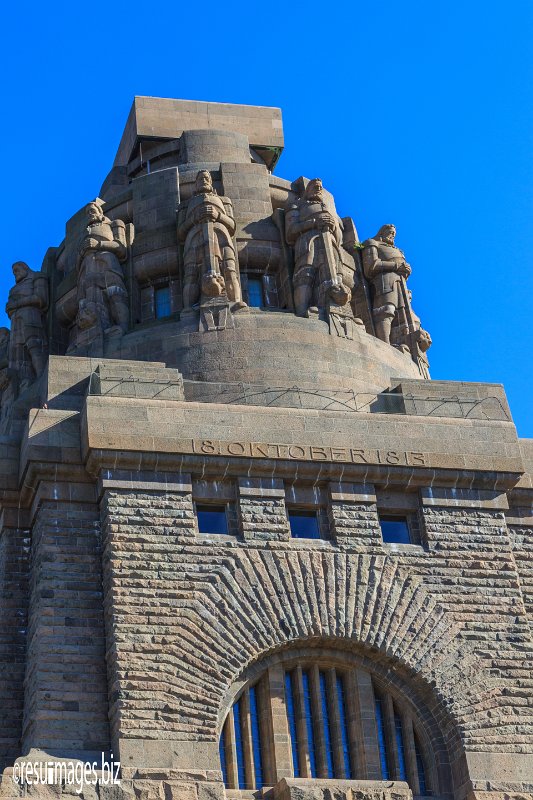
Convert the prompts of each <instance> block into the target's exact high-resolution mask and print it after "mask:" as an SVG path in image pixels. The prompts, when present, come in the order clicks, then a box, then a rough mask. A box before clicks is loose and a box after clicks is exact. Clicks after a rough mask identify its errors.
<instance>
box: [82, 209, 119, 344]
mask: <svg viewBox="0 0 533 800" xmlns="http://www.w3.org/2000/svg"><path fill="white" fill-rule="evenodd" d="M85 211H86V214H87V220H88V225H87V228H86V231H85V233H84V235H83V237H82V240H81V242H80V246H79V250H78V262H77V269H78V292H77V300H78V305H79V304H80V303H81V302H82V301H85V303H87V304H90V305H91V307H92V308H94V309H96V310H97V313H98V315H99V317H100V318H101V319H102V322H103V324H104V327H106V326H107V325H108V323H110V325H111V326H116V327H117V328H118V329H120V331H121V332H122V333H126V331H127V330H128V325H129V308H128V292H127V290H126V286H125V283H124V273H123V270H122V263H123V262H124V261H125V260H126V257H127V245H126V226H125V224H124V223H123V222H122V220H120V219H117V220H113V221H111V220H109V219H108V218H107V217H106V216H104V213H103V211H102V209H101V208H100V206H99V204H98V203H97V202H96V201H93V202H92V203H89V204H88V205H87V206H86V209H85ZM104 321H105V322H104Z"/></svg>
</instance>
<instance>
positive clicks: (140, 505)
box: [0, 97, 533, 800]
mask: <svg viewBox="0 0 533 800" xmlns="http://www.w3.org/2000/svg"><path fill="white" fill-rule="evenodd" d="M309 135H310V136H315V134H314V132H313V131H310V132H309ZM283 144H284V142H283V129H282V124H281V112H280V110H279V109H275V108H265V107H250V106H233V105H229V104H224V103H201V102H192V101H184V100H170V99H160V98H152V97H138V98H135V101H134V104H133V108H132V111H131V113H130V115H129V117H128V121H127V123H126V129H125V132H124V135H123V137H122V140H121V142H120V145H119V148H118V152H117V156H116V159H115V162H114V164H113V167H112V169H111V171H110V173H109V175H108V176H107V178H106V179H105V181H104V184H103V186H102V187H101V189H100V191H99V194H98V198H97V199H96V200H95V201H93V202H91V203H89V204H88V205H87V206H84V207H83V208H81V209H80V210H78V211H77V212H76V213H75V214H73V216H72V217H71V219H69V220H68V221H67V223H66V232H65V239H64V241H63V242H61V243H59V244H58V245H57V247H52V248H50V249H49V250H48V251H47V253H46V257H45V259H44V261H43V265H42V268H41V270H40V271H33V270H31V269H30V268H29V267H28V266H27V265H26V264H23V263H22V262H18V263H17V264H15V265H14V268H13V271H14V274H15V280H16V283H15V286H14V287H12V288H11V290H10V291H9V298H8V304H7V310H8V315H9V317H10V321H11V330H10V331H8V330H7V329H5V328H4V329H2V330H0V392H1V395H0V440H1V445H2V446H1V448H0V505H1V508H0V707H1V709H2V714H1V727H0V771H1V774H2V781H1V784H0V798H1V800H15V798H21V797H33V798H40V797H42V798H43V799H45V800H61V798H67V797H68V798H72V797H74V796H80V797H81V798H83V800H246V798H256V800H261V798H265V799H266V798H269V800H270V799H271V800H411V799H412V798H413V797H415V798H417V800H421V798H422V799H423V800H425V799H426V798H440V799H441V800H533V688H532V687H533V682H532V680H531V665H532V658H533V640H532V634H531V631H532V612H533V582H532V577H531V576H532V563H533V562H532V559H533V511H532V501H533V442H532V441H531V440H527V439H521V438H519V436H518V434H517V431H516V428H515V426H514V424H513V421H512V416H511V411H510V409H509V406H508V404H507V400H506V396H505V392H504V389H503V387H502V386H500V385H499V384H493V383H466V382H464V381H453V380H451V381H444V380H430V379H429V369H428V360H427V356H426V354H427V350H428V347H429V345H430V344H431V338H430V336H429V334H428V333H427V332H426V331H425V330H424V329H423V327H422V324H421V321H420V319H419V317H418V315H417V314H416V313H415V312H414V310H413V307H412V299H411V293H410V290H409V288H408V285H407V279H408V277H409V273H410V267H409V265H408V264H407V263H406V259H405V256H404V254H403V252H402V251H401V250H400V249H399V248H398V247H397V245H396V243H395V234H396V231H395V228H394V226H392V225H386V226H383V227H382V228H381V229H380V231H379V232H378V234H377V235H376V236H374V237H373V238H370V239H367V240H366V241H365V242H363V243H361V242H360V241H359V236H358V233H357V229H356V225H355V223H354V221H353V220H351V219H350V218H349V217H345V218H343V219H341V218H340V217H339V216H338V214H337V212H336V209H335V201H334V197H333V195H332V194H331V193H330V192H328V191H327V190H326V189H325V188H324V187H323V186H322V183H321V181H320V180H318V179H312V180H308V179H307V178H305V177H303V176H302V177H300V178H297V179H296V180H295V181H290V180H286V179H283V178H281V177H278V176H277V175H276V174H274V170H275V167H276V164H277V161H278V159H279V155H280V153H281V150H282V148H283ZM316 146H317V147H321V148H322V147H323V146H324V143H323V142H322V141H318V140H317V142H316ZM360 190H361V192H362V193H364V192H365V191H366V192H367V193H368V192H371V191H372V189H371V188H370V187H365V186H361V187H360ZM95 191H96V187H95ZM363 196H364V195H363ZM134 234H135V235H134ZM415 268H416V269H417V270H418V269H420V273H421V275H422V276H423V265H421V264H420V265H419V264H416V265H415ZM471 268H472V269H479V270H482V269H483V265H482V264H479V265H472V266H471ZM422 279H423V278H422ZM415 300H416V298H415ZM415 307H417V308H418V306H416V303H415ZM430 315H431V309H428V308H426V309H424V313H423V317H424V319H427V318H430ZM465 324H467V323H466V321H465ZM441 345H442V346H445V345H444V343H441ZM111 762H113V764H114V765H117V767H116V770H115V767H113V768H111V766H110V765H111ZM95 764H96V766H94V767H93V765H95ZM69 765H70V766H69ZM86 768H87V771H86V772H84V770H85V769H86ZM68 770H71V771H70V772H68ZM76 775H77V776H78V778H76ZM80 775H84V778H83V780H82V779H81V778H80V777H79V776H80ZM111 775H112V776H113V779H112V780H111V779H110V776H111ZM41 776H42V777H41ZM69 776H72V780H71V779H70V777H69ZM115 779H116V781H117V782H115Z"/></svg>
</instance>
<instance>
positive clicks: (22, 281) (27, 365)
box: [6, 261, 48, 390]
mask: <svg viewBox="0 0 533 800" xmlns="http://www.w3.org/2000/svg"><path fill="white" fill-rule="evenodd" d="M12 269H13V275H14V276H15V285H14V286H13V287H12V288H11V290H10V292H9V297H8V300H7V305H6V313H7V315H8V316H9V319H10V320H11V333H10V336H9V368H10V369H12V370H16V371H17V372H18V376H19V381H20V389H21V390H24V389H26V388H27V387H28V386H29V385H30V383H32V381H33V380H35V378H38V377H39V376H40V375H41V374H42V372H43V370H44V367H45V364H46V359H47V357H48V345H47V339H46V333H45V329H44V314H45V312H46V311H47V309H48V278H47V277H46V275H43V273H42V272H34V271H33V270H31V269H30V268H29V267H28V265H27V264H25V263H24V261H17V262H16V263H15V264H13V267H12Z"/></svg>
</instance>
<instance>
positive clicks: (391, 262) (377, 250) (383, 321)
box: [363, 225, 411, 343]
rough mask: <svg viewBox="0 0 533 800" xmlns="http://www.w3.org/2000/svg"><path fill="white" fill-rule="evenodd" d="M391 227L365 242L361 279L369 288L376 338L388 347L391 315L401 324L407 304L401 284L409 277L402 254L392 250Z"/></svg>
mask: <svg viewBox="0 0 533 800" xmlns="http://www.w3.org/2000/svg"><path fill="white" fill-rule="evenodd" d="M395 236H396V228H395V227H394V225H382V226H381V228H380V229H379V231H378V232H377V234H376V235H375V236H374V238H373V239H367V241H366V242H365V243H364V249H363V269H364V273H365V277H366V278H367V280H369V281H370V283H371V284H372V286H373V302H372V315H373V318H374V326H375V329H376V336H377V337H378V338H379V339H381V340H382V341H384V342H387V343H390V338H391V327H392V322H393V320H394V317H395V315H397V316H398V318H400V319H401V320H403V319H404V318H405V316H406V312H405V308H406V305H407V303H408V301H407V295H406V292H407V290H406V287H405V280H406V278H408V277H409V275H410V274H411V267H410V266H409V264H407V262H406V260H405V256H404V254H403V252H402V251H401V250H400V249H399V248H398V247H396V246H395V244H394V238H395Z"/></svg>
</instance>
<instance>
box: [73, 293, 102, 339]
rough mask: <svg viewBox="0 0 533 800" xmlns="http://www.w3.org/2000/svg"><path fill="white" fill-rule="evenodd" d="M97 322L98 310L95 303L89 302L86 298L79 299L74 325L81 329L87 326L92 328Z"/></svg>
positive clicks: (85, 328)
mask: <svg viewBox="0 0 533 800" xmlns="http://www.w3.org/2000/svg"><path fill="white" fill-rule="evenodd" d="M97 322H98V310H97V308H96V305H95V303H90V302H88V301H87V300H80V303H79V306H78V314H77V316H76V325H77V326H78V328H79V329H80V330H82V331H84V330H87V328H92V326H93V325H96V323H97Z"/></svg>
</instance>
